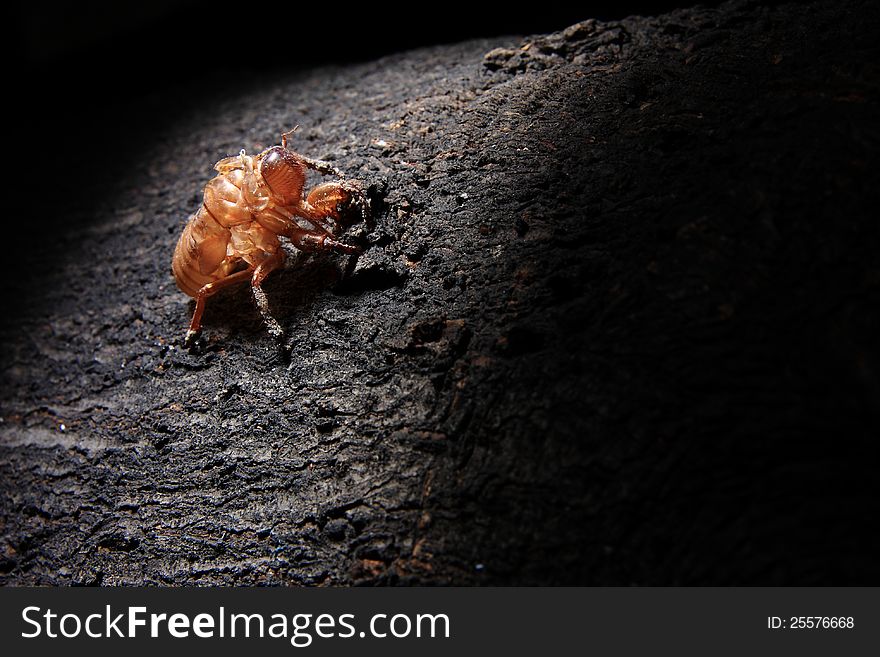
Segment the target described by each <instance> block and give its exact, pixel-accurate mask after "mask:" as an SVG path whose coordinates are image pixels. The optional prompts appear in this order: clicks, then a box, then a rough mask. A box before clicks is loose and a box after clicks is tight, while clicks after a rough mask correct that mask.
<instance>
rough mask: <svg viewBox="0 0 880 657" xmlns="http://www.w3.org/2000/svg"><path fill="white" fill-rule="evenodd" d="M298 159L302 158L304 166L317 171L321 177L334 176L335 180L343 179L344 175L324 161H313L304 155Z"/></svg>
mask: <svg viewBox="0 0 880 657" xmlns="http://www.w3.org/2000/svg"><path fill="white" fill-rule="evenodd" d="M300 158H302V162H303V164H305V165H306V166H307V167H308V168H309V169H312V170H313V171H317V172H318V173H320V174H321V175H322V176H336V177H337V178H345V174H344V173H342V172H341V171H340V170H339V169H337V168H336V167H334V166H333V165H332V164H330V163H329V162H325V161H324V160H313V159H312V158H310V157H306V156H305V155H300Z"/></svg>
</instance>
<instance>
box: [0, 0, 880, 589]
mask: <svg viewBox="0 0 880 657" xmlns="http://www.w3.org/2000/svg"><path fill="white" fill-rule="evenodd" d="M878 27H880V22H878V10H877V7H876V4H875V3H870V2H859V1H852V2H818V3H812V4H797V5H778V6H764V5H762V4H760V3H753V2H739V1H737V2H733V3H729V4H725V5H722V6H720V7H718V8H714V9H706V8H694V9H685V10H679V11H675V12H672V13H669V14H666V15H663V16H659V17H654V18H631V19H626V20H622V21H619V22H613V23H601V22H597V21H589V20H588V21H586V22H584V23H581V24H578V25H575V26H573V27H571V28H569V29H567V30H565V31H563V32H560V33H557V34H551V35H547V36H538V37H532V38H527V39H522V38H519V37H516V38H508V39H496V40H493V41H475V42H468V43H463V44H460V45H453V46H444V47H436V48H431V49H426V50H419V51H414V52H409V53H405V54H400V55H396V56H392V57H388V58H386V59H383V60H381V61H377V62H374V63H370V64H362V65H356V66H352V67H346V68H331V69H320V70H315V71H312V72H309V73H302V74H296V75H288V76H284V75H276V76H274V77H272V79H269V80H261V81H260V84H259V85H252V86H247V87H242V88H241V89H240V90H232V89H226V90H224V91H223V95H222V96H221V95H220V94H215V96H213V97H212V98H213V100H212V103H211V107H210V111H207V110H206V108H202V109H201V110H199V108H197V107H195V108H194V109H193V111H192V113H191V114H190V115H189V118H188V119H181V120H180V121H177V122H176V123H175V124H174V125H168V126H164V127H162V128H161V129H156V130H155V131H152V132H150V133H149V135H147V137H146V138H145V137H143V136H142V137H141V138H140V141H139V142H137V143H138V144H139V146H138V148H137V149H136V150H132V151H131V152H130V153H128V154H126V153H122V154H121V155H120V157H121V158H122V161H120V162H119V163H118V168H117V170H116V171H114V172H112V174H113V178H112V180H113V182H112V184H110V183H109V182H108V181H110V180H111V178H110V177H107V176H106V175H105V177H104V178H96V180H95V181H94V182H90V181H89V180H81V181H79V182H78V185H79V191H80V192H81V193H80V194H78V195H77V196H76V197H75V198H74V197H73V196H71V197H70V198H69V199H68V200H65V198H56V199H54V200H52V201H51V206H52V212H53V213H56V214H57V215H58V219H59V221H60V223H59V224H58V226H57V228H56V230H55V231H54V235H53V236H52V238H51V240H45V239H36V238H37V233H36V232H34V233H27V232H26V231H24V232H23V235H24V237H23V238H22V243H23V244H29V245H32V248H23V249H22V252H21V253H19V254H18V256H17V257H18V258H19V259H20V261H21V263H22V264H23V265H30V267H31V268H30V269H29V270H26V271H27V274H26V275H25V276H22V277H18V278H17V279H15V280H7V281H6V283H5V285H6V287H7V292H9V293H10V294H14V295H15V296H16V299H17V300H16V305H17V310H16V312H14V313H10V314H9V315H8V316H6V317H4V319H3V349H4V355H3V370H2V390H3V398H2V409H0V411H2V424H0V477H2V478H0V534H2V537H0V581H2V582H3V583H6V584H103V585H115V584H161V585H171V584H174V585H177V584H235V585H246V584H303V585H350V584H362V583H417V584H424V583H431V584H434V583H443V584H445V583H454V584H642V585H655V584H733V583H738V584H782V583H786V584H812V583H819V584H831V583H836V584H846V583H855V582H860V583H873V584H877V583H878V581H880V577H878V576H880V562H878V560H877V558H876V555H877V554H878V553H880V543H878V539H877V533H876V532H874V531H873V527H872V526H873V525H874V524H876V519H877V518H878V517H880V503H878V497H877V494H876V493H877V486H876V476H875V469H876V466H877V461H878V455H880V442H878V436H880V378H878V377H880V375H878V373H880V353H878V335H880V304H878V301H880V265H878V262H880V261H878V253H880V228H878V222H877V220H876V216H874V215H872V213H871V208H872V207H873V206H876V205H877V201H878V200H880V199H878V190H880V175H878V172H880V161H878V146H880V104H878V103H880V94H878V85H880V74H878V71H880V69H878V65H877V62H878V58H877V55H878V41H877V39H876V35H877V34H878V33H880V30H878ZM165 101H168V102H171V101H172V99H159V101H158V102H165ZM296 124H300V125H301V126H302V128H301V130H300V132H299V133H298V134H297V136H296V137H295V140H294V144H295V146H296V147H297V148H298V150H300V151H301V152H303V153H305V154H307V155H309V156H312V157H318V158H324V159H329V160H332V161H333V162H334V163H335V164H336V165H337V166H339V167H340V168H341V169H343V170H344V171H346V172H347V173H348V174H349V175H351V176H353V177H357V178H360V179H362V180H365V181H367V182H368V183H369V184H371V185H372V186H373V187H372V191H371V193H372V196H373V200H374V206H375V210H376V220H377V226H376V228H375V229H374V230H372V231H369V232H366V231H363V230H360V232H358V231H357V230H356V231H355V234H354V235H353V236H351V239H360V240H362V241H363V242H364V243H365V244H367V245H368V248H367V249H366V251H365V252H364V254H363V255H361V256H360V257H356V258H347V257H339V256H324V257H310V258H292V259H291V260H289V261H288V266H287V268H286V269H285V270H284V271H281V272H276V273H275V274H273V275H272V276H271V277H270V279H269V280H268V281H267V283H266V285H265V289H266V291H267V294H268V296H269V299H270V301H271V304H272V307H273V311H274V313H275V315H276V316H277V317H278V319H279V321H280V322H281V324H282V325H283V326H284V328H285V330H286V331H287V335H288V336H289V337H290V339H291V347H292V351H291V359H290V361H289V362H286V361H285V360H284V359H283V358H282V357H281V356H280V355H279V350H278V348H277V345H276V344H275V343H274V342H273V340H272V339H271V338H270V337H269V336H268V335H267V334H266V332H265V330H264V328H263V326H262V324H261V321H260V317H259V315H258V313H257V312H256V310H255V308H254V305H253V302H252V300H251V298H250V295H249V292H248V290H247V289H240V290H236V291H234V292H232V293H230V294H226V295H223V296H221V297H217V298H214V299H212V300H211V301H210V302H209V304H208V311H207V313H206V318H205V319H206V321H205V336H204V344H203V346H202V348H201V349H200V350H197V351H195V352H190V351H187V350H185V349H184V348H183V347H182V338H183V335H184V332H185V328H186V325H187V322H188V320H189V315H190V313H191V308H192V305H191V302H190V301H189V299H188V298H187V297H185V296H184V295H183V294H181V293H180V292H179V291H178V290H177V289H176V287H175V285H174V281H173V280H172V278H171V276H170V273H169V270H170V267H169V264H170V257H171V253H172V250H173V247H174V243H175V241H176V239H177V236H178V234H179V232H180V230H181V228H182V225H183V222H184V221H185V220H186V218H187V216H188V215H189V214H190V213H191V212H193V211H194V209H195V208H196V207H197V204H198V203H199V201H200V195H201V191H202V188H203V186H204V184H205V182H206V181H207V180H208V179H209V178H210V176H211V175H212V174H211V170H210V167H211V165H212V164H213V162H215V161H216V160H217V159H219V158H220V157H222V156H225V155H227V154H230V153H236V152H238V150H239V149H240V148H242V147H244V148H247V149H248V150H249V151H255V150H258V149H260V148H261V147H265V146H267V145H270V144H273V143H276V142H277V140H278V135H279V134H280V132H281V131H282V130H286V129H289V128H290V127H292V126H293V125H296ZM141 146H142V147H141ZM131 148H132V149H135V147H134V146H131ZM88 185H92V187H88ZM83 186H86V187H85V192H84V191H83ZM46 202H49V201H46ZM36 230H42V229H41V228H38V229H36Z"/></svg>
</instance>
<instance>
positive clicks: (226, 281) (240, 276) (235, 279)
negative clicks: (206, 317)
mask: <svg viewBox="0 0 880 657" xmlns="http://www.w3.org/2000/svg"><path fill="white" fill-rule="evenodd" d="M252 272H253V269H245V270H243V271H238V272H235V273H234V274H230V275H229V276H227V277H226V278H221V279H219V280H216V281H211V282H210V283H208V284H207V285H204V286H202V288H201V289H200V290H199V291H198V293H197V294H196V309H195V311H194V312H193V316H192V321H191V322H190V323H189V330H188V331H187V332H186V338H184V341H183V344H184V345H185V346H187V347H189V346H191V345H192V343H193V341H194V340H195V339H196V337H197V336H198V335H199V332H200V331H201V330H202V314H203V313H204V312H205V302H206V301H207V300H208V297H210V296H212V295H214V294H217V292H219V291H220V290H222V289H223V288H225V287H229V286H230V285H236V284H237V283H243V282H244V281H246V280H247V279H249V278H250V277H251V273H252Z"/></svg>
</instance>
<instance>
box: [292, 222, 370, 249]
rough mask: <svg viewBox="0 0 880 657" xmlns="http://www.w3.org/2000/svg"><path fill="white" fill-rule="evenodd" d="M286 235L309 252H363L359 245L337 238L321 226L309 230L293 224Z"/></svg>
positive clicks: (294, 243) (297, 246)
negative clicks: (345, 242)
mask: <svg viewBox="0 0 880 657" xmlns="http://www.w3.org/2000/svg"><path fill="white" fill-rule="evenodd" d="M285 236H286V237H287V238H288V239H289V240H290V241H291V243H292V244H293V245H294V246H295V247H296V248H298V249H299V250H300V251H305V252H307V253H317V252H318V251H338V252H339V253H346V254H348V255H353V254H355V253H360V252H361V249H360V248H359V247H357V246H351V245H349V244H344V243H343V242H340V241H338V240H335V239H333V238H332V237H331V236H330V235H328V234H327V233H326V232H324V230H323V229H320V228H316V229H315V230H313V231H309V230H306V229H305V228H301V227H299V226H292V227H291V228H289V229H288V230H287V232H286V233H285Z"/></svg>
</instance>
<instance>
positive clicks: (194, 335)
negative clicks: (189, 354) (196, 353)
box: [183, 330, 200, 349]
mask: <svg viewBox="0 0 880 657" xmlns="http://www.w3.org/2000/svg"><path fill="white" fill-rule="evenodd" d="M199 333H200V332H199V331H192V330H190V331H187V332H186V337H185V338H184V339H183V346H184V347H186V348H187V349H192V348H193V347H195V346H196V341H197V340H198V339H199Z"/></svg>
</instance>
